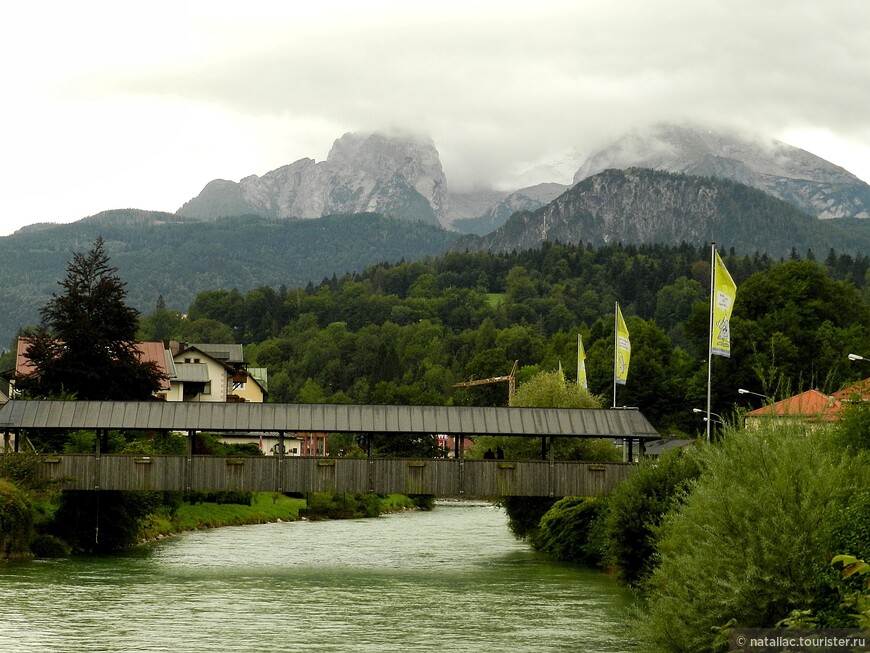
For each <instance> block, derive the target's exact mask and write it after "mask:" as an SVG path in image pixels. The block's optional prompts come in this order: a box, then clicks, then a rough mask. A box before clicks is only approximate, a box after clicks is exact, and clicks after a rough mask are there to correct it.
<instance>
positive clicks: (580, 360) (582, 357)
mask: <svg viewBox="0 0 870 653" xmlns="http://www.w3.org/2000/svg"><path fill="white" fill-rule="evenodd" d="M577 385H579V386H580V387H581V388H583V389H584V390H588V389H589V384H588V383H587V381H586V350H585V349H583V338H582V337H580V334H579V333H578V334H577Z"/></svg>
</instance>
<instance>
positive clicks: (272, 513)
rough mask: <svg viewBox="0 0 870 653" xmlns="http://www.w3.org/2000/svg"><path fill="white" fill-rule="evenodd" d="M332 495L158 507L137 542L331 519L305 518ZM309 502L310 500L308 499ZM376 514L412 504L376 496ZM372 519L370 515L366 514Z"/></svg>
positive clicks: (256, 495)
mask: <svg viewBox="0 0 870 653" xmlns="http://www.w3.org/2000/svg"><path fill="white" fill-rule="evenodd" d="M331 496H332V495H312V497H310V500H306V499H302V498H296V497H290V496H286V495H284V494H281V493H277V492H253V493H252V495H251V504H250V505H245V504H239V503H212V502H197V503H182V504H180V505H179V506H178V507H176V508H175V509H170V508H168V507H161V509H160V510H158V511H157V512H155V513H152V514H151V515H150V516H149V517H148V518H146V519H145V521H144V522H143V524H142V533H141V539H140V541H141V542H151V541H155V540H159V539H162V538H164V537H168V536H170V535H176V534H178V533H184V532H187V531H199V530H204V529H210V528H221V527H226V526H245V525H253V524H267V523H278V522H285V521H298V520H300V519H312V518H317V519H324V518H335V513H332V516H331V517H330V516H329V513H326V512H324V513H323V515H321V516H312V515H311V514H307V515H306V510H309V509H310V508H311V505H310V504H311V503H313V502H314V501H316V502H317V503H319V504H324V503H325V498H326V497H331ZM311 499H313V501H312V500H311ZM339 501H340V500H339ZM376 509H377V511H378V514H388V513H394V512H401V511H406V510H414V509H416V506H415V504H414V501H413V500H412V499H411V498H409V497H406V496H404V495H401V494H389V495H386V496H383V497H380V496H378V497H377V504H376ZM344 516H346V517H349V518H352V517H355V516H360V515H357V514H354V513H353V512H352V511H350V512H349V513H348V512H345V515H344ZM369 516H374V515H369Z"/></svg>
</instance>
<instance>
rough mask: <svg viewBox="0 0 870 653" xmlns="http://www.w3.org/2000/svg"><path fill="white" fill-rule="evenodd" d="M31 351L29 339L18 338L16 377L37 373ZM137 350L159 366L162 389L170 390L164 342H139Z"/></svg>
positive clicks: (142, 358)
mask: <svg viewBox="0 0 870 653" xmlns="http://www.w3.org/2000/svg"><path fill="white" fill-rule="evenodd" d="M29 350H30V341H29V340H28V339H27V338H18V347H17V351H16V355H15V375H16V376H30V375H31V374H33V373H34V372H35V371H36V368H35V367H34V365H33V363H31V362H30V358H28V356H27V352H28V351H29ZM136 350H137V351H138V353H139V360H140V361H142V362H153V363H154V364H155V365H157V371H158V372H159V373H160V375H161V379H160V389H161V390H169V387H170V386H169V370H168V369H167V367H166V353H165V351H166V350H165V348H164V347H163V343H162V342H137V343H136Z"/></svg>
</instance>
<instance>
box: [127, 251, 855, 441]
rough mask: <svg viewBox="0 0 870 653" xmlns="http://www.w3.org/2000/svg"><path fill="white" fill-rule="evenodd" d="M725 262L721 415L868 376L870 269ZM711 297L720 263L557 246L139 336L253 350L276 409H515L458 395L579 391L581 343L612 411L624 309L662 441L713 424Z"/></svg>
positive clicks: (829, 261)
mask: <svg viewBox="0 0 870 653" xmlns="http://www.w3.org/2000/svg"><path fill="white" fill-rule="evenodd" d="M723 254H724V260H725V264H726V265H727V267H728V269H729V271H730V272H731V274H732V276H733V277H734V280H735V281H736V283H737V284H738V294H737V302H736V306H735V310H734V315H733V321H732V342H733V346H732V357H731V358H730V359H722V358H714V361H713V362H714V365H713V386H714V405H713V410H714V411H715V412H721V413H727V412H729V411H730V410H731V408H732V407H733V406H734V405H735V403H739V404H741V405H743V406H746V405H747V402H746V398H745V397H743V396H741V395H739V394H738V393H737V389H738V388H741V387H743V388H749V389H752V390H754V391H757V392H760V393H763V394H767V395H769V396H774V395H775V396H778V397H781V396H784V395H786V394H790V393H791V392H793V391H797V390H802V389H806V388H809V387H818V388H820V389H822V390H826V391H833V390H836V389H839V388H840V387H841V386H842V385H843V384H845V383H846V382H849V381H853V380H855V379H857V378H858V377H859V376H867V375H870V370H862V369H860V368H857V367H855V366H854V364H850V363H849V362H848V361H847V359H846V354H847V353H849V352H852V351H855V352H859V353H860V352H864V353H870V306H868V303H867V301H866V299H867V291H868V288H867V287H865V279H866V277H867V271H868V268H870V259H868V258H867V257H866V256H861V257H856V258H853V257H851V256H845V255H839V256H838V255H837V254H836V253H835V252H829V253H828V256H827V257H826V258H825V260H824V262H823V263H822V262H817V261H815V260H813V259H814V258H815V257H814V254H813V253H812V252H804V253H802V254H800V255H799V254H798V253H797V252H794V253H793V256H792V258H791V259H790V260H786V261H782V262H777V261H774V260H772V259H770V258H768V257H766V256H762V255H756V256H737V255H735V254H734V253H733V252H730V253H727V252H726V253H723ZM807 258H809V260H807ZM802 259H803V260H802ZM708 288H709V247H692V246H689V245H682V246H664V245H650V246H643V247H623V246H620V245H613V246H609V247H603V248H593V247H591V246H575V245H570V246H568V245H558V244H549V243H547V244H545V245H544V247H543V248H541V249H537V250H528V251H524V252H520V253H512V254H489V253H485V252H477V253H450V254H447V255H444V256H440V257H437V258H432V259H427V260H424V261H420V262H414V263H399V264H395V265H376V266H374V267H370V268H368V269H367V270H366V271H365V272H363V273H359V274H354V275H346V276H342V277H336V278H333V279H331V280H327V281H324V282H323V283H321V284H319V285H313V284H310V285H309V286H308V287H307V288H305V289H302V288H297V289H286V288H282V289H274V288H270V287H266V286H264V287H261V288H257V289H254V290H251V291H249V292H247V293H242V292H239V291H228V290H211V291H206V292H202V293H200V294H199V295H198V296H197V298H196V299H195V301H194V302H193V304H192V305H191V306H190V310H189V315H188V317H187V319H184V320H182V319H181V316H180V315H179V314H178V313H177V312H174V311H170V310H160V311H157V312H155V313H154V314H152V315H150V316H148V317H147V319H145V320H143V328H142V333H141V336H142V338H144V339H161V338H169V337H181V338H187V339H188V340H191V341H201V340H207V339H214V340H215V341H220V340H226V339H228V338H231V339H233V340H235V341H238V342H243V343H244V344H245V345H246V350H245V351H246V356H247V360H248V363H249V365H252V366H258V367H266V368H268V370H269V390H270V393H271V397H270V399H271V400H272V401H279V402H286V401H291V402H292V401H299V402H335V403H339V402H360V403H363V402H370V403H391V404H392V403H396V404H446V403H454V404H475V405H504V404H506V402H507V387H506V385H505V384H493V385H485V386H479V387H476V388H467V389H456V388H453V387H452V385H453V384H454V383H456V382H458V381H463V380H467V379H471V378H477V379H479V378H485V377H491V376H496V375H504V374H507V373H508V372H509V371H510V369H511V366H512V365H513V362H514V361H519V364H520V372H519V379H520V382H522V380H523V379H527V378H529V377H530V376H531V375H532V374H533V373H534V372H535V371H537V370H555V369H556V368H557V367H558V365H559V363H560V362H561V364H562V367H563V369H565V370H566V372H567V375H568V377H569V378H573V377H574V369H575V366H576V343H577V334H578V333H579V334H581V335H582V336H583V341H584V345H585V348H586V351H587V354H588V359H587V370H588V375H589V382H590V390H592V391H593V392H594V393H597V394H602V395H604V396H605V397H606V399H605V404H606V405H609V404H610V393H611V391H612V381H611V379H612V360H613V310H614V302H615V301H619V302H620V306H621V308H622V311H623V313H624V315H625V316H626V320H627V323H628V328H629V330H630V333H631V343H632V358H631V367H630V370H629V376H628V384H627V385H626V386H625V387H621V388H620V389H619V394H618V403H619V404H620V405H628V406H637V407H639V408H640V409H641V410H642V411H643V412H644V414H645V415H646V416H647V417H648V418H649V419H650V420H651V421H652V422H653V423H654V424H655V425H656V426H657V427H658V428H659V429H660V430H662V432H669V431H672V430H675V431H683V432H694V431H695V429H697V428H700V427H701V426H702V424H701V423H699V420H698V416H697V415H695V414H693V413H692V408H693V407H698V406H701V405H703V401H704V398H705V396H706V347H707V335H708V334H707V328H708V327H707V320H708V317H707V316H708V313H707V311H708V301H709V300H708ZM850 365H852V366H850Z"/></svg>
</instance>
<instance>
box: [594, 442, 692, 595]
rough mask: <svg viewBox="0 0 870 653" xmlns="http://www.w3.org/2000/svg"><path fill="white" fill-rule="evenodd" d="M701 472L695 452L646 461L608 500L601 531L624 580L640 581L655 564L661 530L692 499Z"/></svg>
mask: <svg viewBox="0 0 870 653" xmlns="http://www.w3.org/2000/svg"><path fill="white" fill-rule="evenodd" d="M699 474H700V468H699V467H698V464H697V462H696V460H695V452H694V451H693V450H692V451H690V450H676V451H670V452H667V453H666V454H664V455H662V456H660V457H659V458H645V459H644V460H643V461H642V462H641V463H640V464H639V465H638V466H637V468H636V469H635V470H634V471H633V472H632V473H631V475H630V476H629V477H628V478H627V479H626V480H625V481H623V482H622V483H620V484H619V485H618V486H617V487H616V488H615V489H614V490H613V492H611V493H610V495H609V496H608V497H607V510H606V513H605V514H604V515H603V516H602V518H601V519H600V520H599V522H598V523H597V524H596V525H595V528H601V529H603V533H601V537H603V539H604V547H605V556H604V557H605V563H606V565H607V566H608V567H611V568H613V569H615V570H616V573H617V575H618V577H619V578H620V580H622V581H623V582H625V583H628V584H633V583H637V582H638V581H640V580H641V579H643V578H645V577H647V576H648V575H649V574H650V572H651V571H652V569H653V567H654V565H655V545H656V539H657V537H658V535H657V528H658V526H659V524H660V523H661V521H662V519H663V518H664V516H665V515H666V514H667V512H668V511H669V510H671V509H672V508H674V507H675V506H676V505H678V504H679V503H680V502H681V501H682V500H683V499H684V497H685V496H686V492H687V491H688V489H689V488H690V487H691V485H692V483H693V482H694V481H695V479H696V478H698V475H699Z"/></svg>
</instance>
